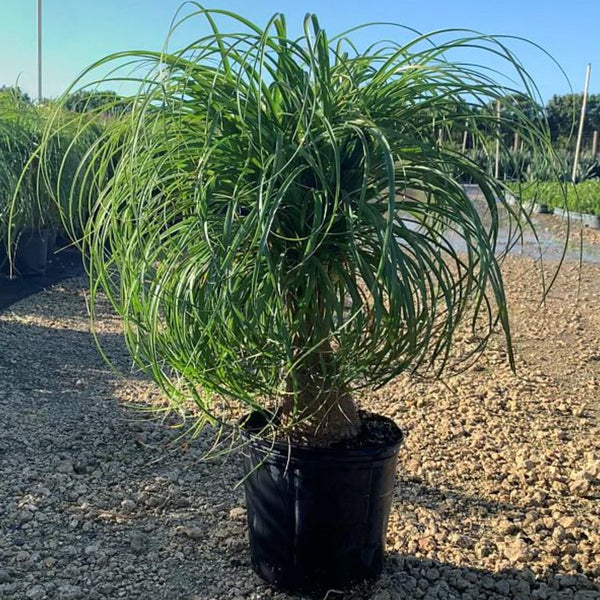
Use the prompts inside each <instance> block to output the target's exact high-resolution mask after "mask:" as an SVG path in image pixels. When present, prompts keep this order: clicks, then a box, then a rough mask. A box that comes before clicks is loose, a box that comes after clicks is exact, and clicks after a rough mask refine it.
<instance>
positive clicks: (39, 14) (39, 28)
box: [37, 0, 42, 102]
mask: <svg viewBox="0 0 600 600" xmlns="http://www.w3.org/2000/svg"><path fill="white" fill-rule="evenodd" d="M37 62H38V65H37V67H38V102H41V101H42V0H38V2H37Z"/></svg>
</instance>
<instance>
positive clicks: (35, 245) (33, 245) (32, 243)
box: [0, 229, 52, 277]
mask: <svg viewBox="0 0 600 600" xmlns="http://www.w3.org/2000/svg"><path fill="white" fill-rule="evenodd" d="M51 237H52V230H51V229H40V230H38V229H26V230H24V231H23V232H22V233H20V234H19V236H18V238H17V243H16V248H15V256H14V262H13V265H12V275H15V276H19V277H27V276H34V275H44V274H45V273H46V267H47V265H48V242H49V241H50V239H51ZM0 269H1V271H2V273H4V274H9V273H11V268H10V265H9V263H8V260H7V259H6V258H5V260H4V262H3V263H2V264H1V265H0Z"/></svg>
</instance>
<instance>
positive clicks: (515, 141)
mask: <svg viewBox="0 0 600 600" xmlns="http://www.w3.org/2000/svg"><path fill="white" fill-rule="evenodd" d="M520 149H521V137H520V136H519V134H518V132H516V131H515V136H514V138H513V152H518V151H519V150H520Z"/></svg>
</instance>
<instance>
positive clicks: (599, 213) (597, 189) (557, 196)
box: [508, 179, 600, 228]
mask: <svg viewBox="0 0 600 600" xmlns="http://www.w3.org/2000/svg"><path fill="white" fill-rule="evenodd" d="M508 187H509V189H510V192H511V193H512V195H513V196H514V197H515V198H517V199H518V200H519V202H520V203H521V204H522V205H523V206H525V207H529V208H534V209H536V210H537V211H538V212H554V213H556V214H560V215H563V214H564V215H569V216H570V217H572V218H580V219H582V220H583V221H584V222H585V223H586V224H588V225H590V226H593V227H597V228H598V227H600V219H599V218H598V217H600V180H598V179H588V180H586V181H582V182H580V183H566V182H561V181H536V182H532V183H527V184H509V186H508Z"/></svg>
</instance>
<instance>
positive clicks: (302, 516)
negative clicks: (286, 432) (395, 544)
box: [244, 413, 402, 592]
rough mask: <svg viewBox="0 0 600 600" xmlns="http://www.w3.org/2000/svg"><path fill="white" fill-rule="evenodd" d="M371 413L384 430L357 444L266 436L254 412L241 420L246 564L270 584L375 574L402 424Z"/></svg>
mask: <svg viewBox="0 0 600 600" xmlns="http://www.w3.org/2000/svg"><path fill="white" fill-rule="evenodd" d="M375 417H376V419H378V420H380V421H381V422H382V423H385V427H387V429H388V432H390V431H391V436H390V435H389V433H388V436H387V438H388V439H387V440H386V441H384V442H383V441H382V442H381V443H373V444H371V445H369V446H367V447H361V448H311V447H305V446H294V445H289V444H285V443H280V442H273V441H272V440H269V439H264V438H261V437H258V436H257V435H255V434H254V433H253V432H256V431H260V430H261V429H262V427H263V426H264V424H265V417H264V416H263V415H262V414H261V413H253V414H252V415H250V417H249V418H247V419H246V420H245V423H244V429H245V432H246V436H247V438H248V440H249V441H248V447H247V449H246V451H245V453H244V470H245V474H246V478H245V481H244V485H245V491H246V506H247V512H248V528H249V537H250V553H251V559H252V566H253V568H254V570H255V571H256V572H257V573H258V574H259V575H260V576H261V577H262V578H264V579H266V580H267V581H268V582H270V583H271V584H273V585H275V586H277V587H279V588H281V589H285V590H289V591H304V592H309V591H313V592H317V591H321V590H327V589H332V588H334V589H340V588H346V587H348V586H350V585H352V584H354V583H358V582H360V581H363V580H369V579H371V580H372V579H376V578H377V577H378V576H379V575H380V574H381V571H382V569H383V558H384V551H385V536H386V531H387V524H388V518H389V514H390V508H391V503H392V496H393V491H394V480H395V473H396V462H397V457H398V451H399V448H400V444H401V442H402V432H401V431H400V429H399V428H398V427H397V425H396V424H395V423H394V422H393V421H391V420H390V419H387V418H386V417H381V416H378V415H376V416H375ZM389 438H391V441H390V439H389Z"/></svg>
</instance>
